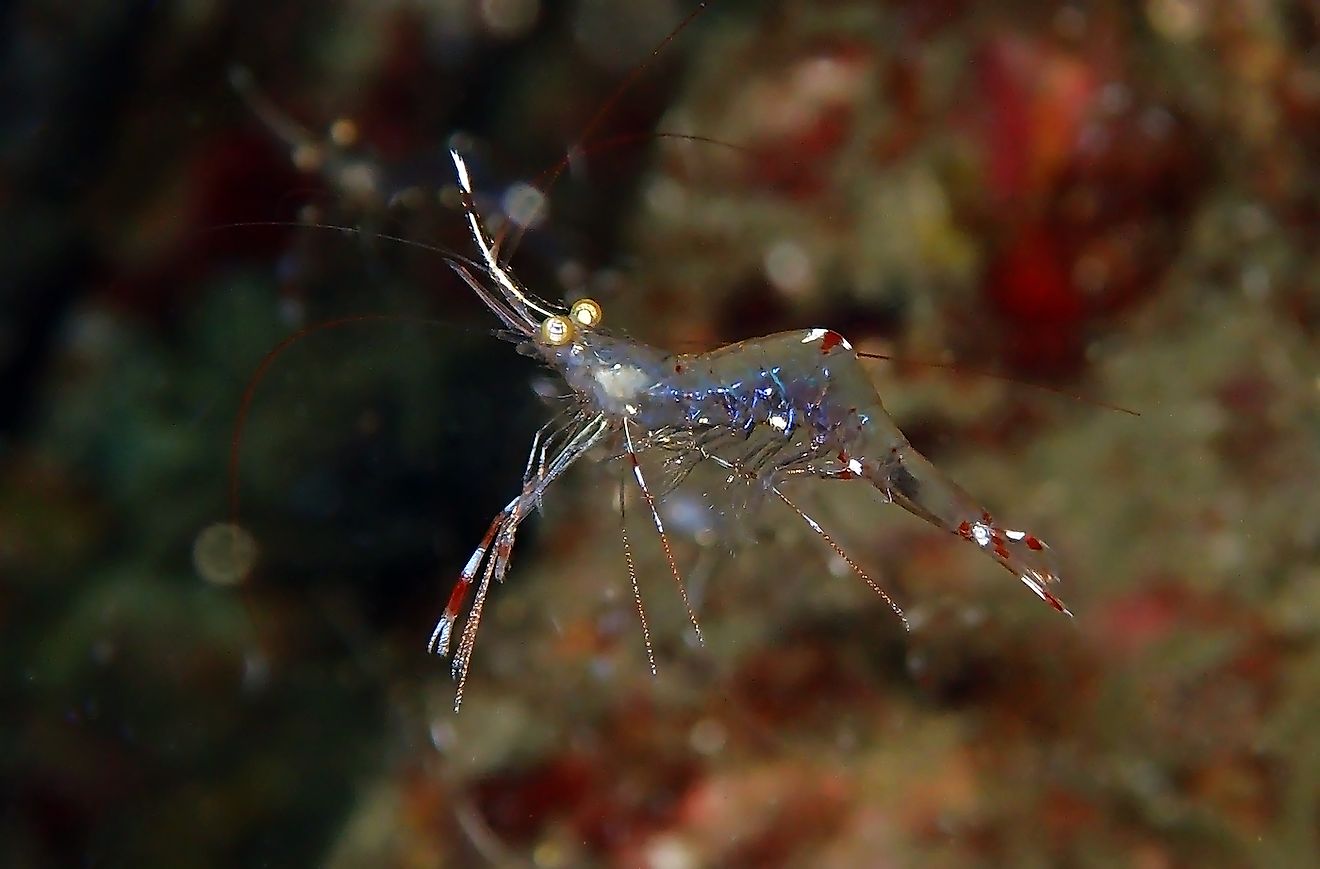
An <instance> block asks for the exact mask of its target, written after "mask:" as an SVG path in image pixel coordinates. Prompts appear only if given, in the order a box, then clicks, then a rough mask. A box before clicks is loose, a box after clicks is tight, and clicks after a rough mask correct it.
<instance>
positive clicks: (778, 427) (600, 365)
mask: <svg viewBox="0 0 1320 869" xmlns="http://www.w3.org/2000/svg"><path fill="white" fill-rule="evenodd" d="M543 353H544V355H545V357H546V360H547V361H548V362H550V364H552V365H553V366H555V367H556V368H558V369H559V370H560V371H561V372H562V373H563V375H564V378H565V380H567V381H568V383H569V385H570V386H572V387H573V389H574V391H575V392H576V393H577V394H578V395H579V396H580V397H581V399H582V401H583V402H584V404H585V405H586V406H588V407H590V408H594V409H596V410H597V411H598V412H603V413H605V414H607V415H608V416H610V417H614V418H617V419H619V420H620V424H622V420H628V421H629V422H630V423H632V424H633V425H635V427H636V429H638V430H640V432H641V439H642V440H643V441H644V442H645V443H647V445H648V446H654V447H659V448H663V449H667V450H670V451H671V452H674V453H676V454H678V456H680V457H683V456H686V458H687V459H688V460H690V461H694V462H695V461H700V460H702V459H714V460H716V461H720V460H722V463H724V464H727V465H729V466H733V467H736V468H738V469H739V470H740V471H741V472H742V473H743V474H745V475H747V476H749V477H755V479H756V480H757V481H759V482H760V483H761V484H762V485H764V486H765V487H766V488H767V489H770V488H773V487H776V486H777V485H778V484H779V483H781V482H783V481H784V480H786V479H789V478H792V477H800V476H813V477H817V478H821V479H831V480H859V481H866V482H869V483H870V484H871V485H873V486H874V487H875V488H876V489H878V490H879V491H880V492H881V493H882V494H883V496H884V497H885V499H886V500H887V501H891V502H893V503H895V504H898V505H899V506H901V507H903V508H904V509H905V510H907V511H909V512H910V513H912V514H913V515H916V516H919V517H921V518H922V519H924V520H926V521H927V522H930V523H931V524H932V525H935V526H937V527H939V528H943V529H944V530H946V531H949V532H951V533H953V534H956V535H958V536H959V537H961V538H963V539H964V540H967V541H969V542H971V543H973V544H975V545H976V546H978V547H979V548H980V549H982V550H984V551H985V552H986V553H987V554H988V555H990V556H991V557H993V558H994V559H995V560H996V561H998V562H999V563H1000V564H1001V565H1003V567H1004V568H1006V569H1007V570H1009V571H1011V572H1012V573H1013V574H1014V575H1015V576H1017V577H1018V578H1019V579H1020V580H1021V581H1022V582H1023V583H1025V584H1026V585H1027V587H1028V588H1030V589H1031V590H1032V591H1033V592H1035V593H1036V594H1037V595H1039V596H1040V597H1041V599H1042V600H1044V601H1046V602H1047V603H1049V604H1050V605H1051V606H1052V607H1054V608H1055V609H1056V610H1059V611H1060V612H1067V609H1066V608H1065V607H1064V606H1063V604H1062V603H1061V602H1060V601H1059V600H1058V598H1057V597H1055V596H1054V595H1053V594H1052V593H1051V592H1050V591H1049V589H1048V586H1049V585H1051V584H1053V583H1054V582H1056V581H1057V580H1058V574H1057V573H1056V570H1055V568H1054V567H1053V565H1052V564H1051V560H1050V558H1049V555H1048V547H1047V546H1046V545H1045V544H1044V543H1043V542H1041V541H1040V540H1039V538H1037V537H1035V536H1033V535H1031V534H1027V533H1026V532H1023V531H1017V530H1013V529H1009V528H1005V527H1002V526H1000V525H998V524H997V523H996V522H995V520H994V519H993V518H992V517H991V515H990V513H989V512H988V511H987V510H985V509H984V508H983V507H981V506H980V505H979V504H977V502H976V501H975V500H974V499H973V498H972V497H971V496H970V495H969V494H968V493H967V492H965V491H964V490H963V489H962V488H961V487H959V486H958V485H957V484H956V483H954V482H953V481H951V480H950V479H948V477H946V476H945V475H944V474H943V473H941V472H940V471H939V469H938V468H936V467H935V466H934V465H933V464H931V463H930V461H929V460H928V459H926V457H925V456H923V455H922V454H921V453H919V452H918V451H917V450H916V449H914V448H913V447H912V445H911V444H910V443H909V442H908V440H907V438H906V437H904V436H903V433H902V432H901V431H900V430H899V428H898V426H897V425H895V423H894V421H893V419H891V418H890V416H889V414H888V413H887V412H886V411H885V408H884V405H883V404H882V402H881V400H880V396H879V395H878V394H877V393H876V390H875V387H874V386H873V385H872V383H871V380H870V378H869V377H868V375H867V372H866V370H865V368H864V367H863V364H862V362H861V360H860V359H859V358H858V357H857V355H856V353H855V352H854V351H853V348H852V345H850V344H849V343H848V342H847V341H846V340H845V339H844V338H843V337H842V336H840V335H839V334H838V333H837V332H833V331H831V330H828V329H808V330H797V331H790V332H781V333H778V334H775V335H769V336H766V337H764V338H756V339H752V340H748V341H742V342H739V343H737V344H730V345H728V346H725V347H721V348H719V349H717V350H713V351H711V352H709V353H702V354H682V355H680V354H668V353H664V352H663V351H660V350H657V349H656V348H653V347H648V346H646V345H642V344H637V343H635V342H632V341H628V340H626V339H621V338H617V337H613V336H610V335H608V334H605V333H602V332H596V331H586V330H584V331H583V333H582V334H581V335H580V336H579V337H578V339H577V340H576V341H574V342H573V343H572V344H571V345H568V346H565V347H557V348H546V349H545V350H543ZM680 461H681V459H680Z"/></svg>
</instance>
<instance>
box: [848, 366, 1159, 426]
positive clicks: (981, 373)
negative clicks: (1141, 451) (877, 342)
mask: <svg viewBox="0 0 1320 869" xmlns="http://www.w3.org/2000/svg"><path fill="white" fill-rule="evenodd" d="M856 353H857V356H858V358H861V359H882V360H884V361H886V362H895V363H898V364H900V365H920V366H922V367H923V368H941V369H944V370H945V371H953V372H957V373H962V374H973V375H976V376H977V377H986V378H989V379H990V380H998V381H1000V382H1002V383H1011V384H1013V385H1015V386H1025V387H1027V388H1029V389H1038V390H1040V391H1041V392H1048V393H1051V394H1053V395H1058V396H1062V397H1063V398H1068V399H1071V400H1073V401H1079V402H1081V403H1082V404H1090V405H1094V406H1095V407H1102V408H1104V409H1105V410H1113V411H1117V412H1118V413H1126V414H1127V415H1128V416H1141V413H1140V412H1138V411H1135V410H1132V409H1131V408H1129V407H1123V406H1122V405H1120V404H1111V403H1109V402H1107V401H1101V400H1100V399H1098V398H1091V397H1090V396H1087V395H1080V394H1078V393H1076V392H1069V391H1068V390H1066V389H1060V388H1059V387H1057V386H1049V385H1047V384H1044V383H1033V382H1032V381H1030V380H1019V379H1018V378H1016V377H1011V376H1009V375H1007V374H999V373H998V372H995V371H986V370H985V369H982V368H971V367H967V366H963V365H959V364H956V363H952V362H931V361H929V360H925V359H909V358H908V357H906V356H890V355H889V354H887V353H867V352H864V351H861V350H858V351H856Z"/></svg>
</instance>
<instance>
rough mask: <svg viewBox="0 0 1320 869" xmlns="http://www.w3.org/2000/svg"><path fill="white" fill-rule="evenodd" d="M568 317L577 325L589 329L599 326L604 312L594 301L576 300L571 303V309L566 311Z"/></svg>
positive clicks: (598, 303)
mask: <svg viewBox="0 0 1320 869" xmlns="http://www.w3.org/2000/svg"><path fill="white" fill-rule="evenodd" d="M568 316H570V317H572V318H573V322H575V323H577V324H578V325H581V326H586V327H588V328H590V327H592V326H598V325H600V321H601V320H602V319H604V317H605V311H604V310H602V309H601V307H600V302H597V301H596V300H595V299H578V300H577V301H576V302H574V303H573V307H571V308H569V309H568Z"/></svg>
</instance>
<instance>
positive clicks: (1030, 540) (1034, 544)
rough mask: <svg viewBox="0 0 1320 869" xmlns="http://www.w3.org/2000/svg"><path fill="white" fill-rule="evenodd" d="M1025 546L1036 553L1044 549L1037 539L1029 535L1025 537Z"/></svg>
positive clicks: (1043, 545)
mask: <svg viewBox="0 0 1320 869" xmlns="http://www.w3.org/2000/svg"><path fill="white" fill-rule="evenodd" d="M1026 544H1027V548H1028V549H1034V550H1036V551H1037V552H1039V551H1040V550H1042V549H1044V548H1045V544H1044V543H1041V542H1040V540H1039V539H1037V538H1035V537H1033V536H1031V535H1030V534H1028V535H1027V539H1026Z"/></svg>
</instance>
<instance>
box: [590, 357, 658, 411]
mask: <svg viewBox="0 0 1320 869" xmlns="http://www.w3.org/2000/svg"><path fill="white" fill-rule="evenodd" d="M593 376H594V377H595V380H596V383H598V384H600V388H601V390H602V391H604V393H605V394H606V395H607V396H608V397H610V398H612V399H614V400H615V401H618V402H624V401H628V400H629V399H632V398H634V397H636V395H637V393H639V392H641V391H642V389H643V388H645V387H646V385H647V381H648V380H650V378H649V377H647V376H646V372H644V371H642V369H640V368H638V367H637V366H636V365H614V366H612V367H610V368H602V369H600V370H598V371H596V372H595V373H594V374H593Z"/></svg>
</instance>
